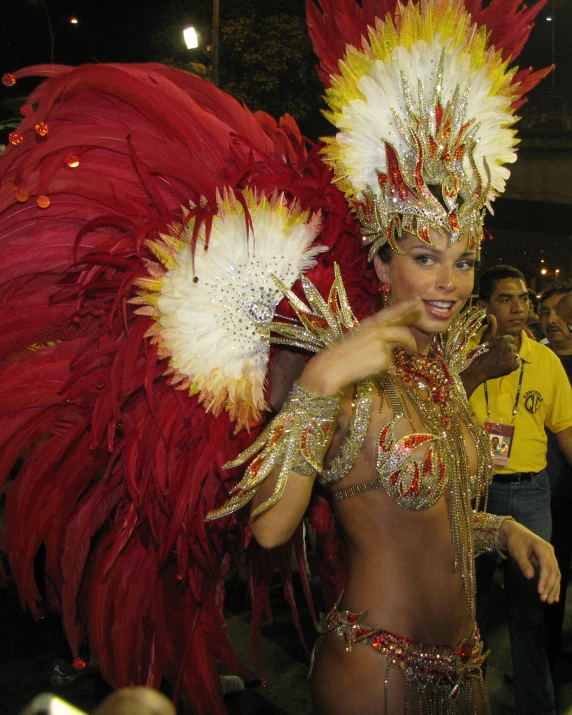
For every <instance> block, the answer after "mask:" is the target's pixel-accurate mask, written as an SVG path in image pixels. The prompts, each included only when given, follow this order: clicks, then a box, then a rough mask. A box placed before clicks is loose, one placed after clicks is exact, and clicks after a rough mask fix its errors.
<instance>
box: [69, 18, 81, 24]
mask: <svg viewBox="0 0 572 715" xmlns="http://www.w3.org/2000/svg"><path fill="white" fill-rule="evenodd" d="M78 23H79V20H78V19H77V17H70V25H77V24H78Z"/></svg>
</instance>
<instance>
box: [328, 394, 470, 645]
mask: <svg viewBox="0 0 572 715" xmlns="http://www.w3.org/2000/svg"><path fill="white" fill-rule="evenodd" d="M380 408H381V409H380ZM351 409H352V407H351V398H350V399H347V397H346V399H345V400H343V402H342V410H341V414H340V419H339V423H338V426H339V429H338V432H337V433H336V436H335V438H334V440H333V442H332V445H331V449H330V453H329V455H328V456H329V458H331V457H332V456H333V455H335V454H336V453H337V450H338V449H339V446H340V444H341V442H342V441H343V439H345V438H346V437H347V424H348V420H349V415H350V414H351ZM409 413H410V415H411V419H412V420H413V424H407V423H406V422H405V421H404V420H403V421H402V424H400V425H399V431H400V434H398V437H401V436H403V434H406V433H412V432H425V431H426V429H425V428H424V426H423V425H422V424H421V423H420V421H419V420H418V417H417V415H416V412H415V410H414V409H413V405H409ZM392 416H393V415H392V413H391V411H390V410H389V408H388V406H387V404H386V402H385V401H384V404H383V405H382V403H381V399H380V398H379V396H377V397H376V398H375V399H374V403H373V407H372V412H371V419H370V424H369V428H368V432H367V435H366V438H365V441H364V444H363V446H362V449H361V451H360V454H359V455H358V458H357V459H356V461H355V463H354V465H353V467H352V469H351V470H350V472H349V473H348V474H347V475H346V476H345V477H344V479H343V480H342V481H341V482H340V483H339V487H341V488H346V487H350V486H353V485H355V484H360V483H362V482H367V481H369V480H371V479H374V478H375V477H376V476H377V472H376V460H377V439H378V435H379V432H380V430H381V428H382V426H383V425H384V424H386V423H387V422H388V420H390V419H391V418H392ZM463 431H464V433H465V438H466V451H467V457H468V460H469V469H470V470H471V471H472V472H473V473H474V472H475V471H476V451H475V449H474V445H473V444H472V441H471V438H470V435H469V433H468V430H463ZM422 455H423V452H422V451H421V452H420V453H419V454H418V455H416V456H417V457H421V456H422ZM337 488H338V485H337V484H336V485H335V486H334V487H333V490H334V491H335V490H336V489H337ZM446 499H447V497H446V496H444V497H442V498H441V499H439V500H438V501H437V502H436V503H435V504H433V506H431V507H429V508H426V509H420V510H412V511H409V510H406V509H404V508H403V507H402V506H399V505H398V504H396V503H394V502H393V501H392V500H391V499H390V497H389V496H388V494H387V492H385V490H384V489H383V488H380V489H376V490H374V491H370V492H367V493H365V494H361V495H359V496H353V497H349V498H347V499H343V500H340V501H337V502H335V507H334V509H335V515H336V521H337V523H338V525H339V527H340V529H341V530H342V532H343V534H344V537H345V540H346V544H347V549H348V557H349V564H348V566H349V573H348V578H347V581H346V586H345V590H344V594H343V598H342V600H341V602H340V607H341V608H342V609H344V610H349V611H354V612H361V611H367V616H366V622H367V623H368V624H369V625H372V626H379V627H381V628H384V629H386V630H388V631H390V632H392V633H394V634H396V635H400V636H404V637H406V638H410V639H411V640H414V641H416V642H424V643H432V644H437V645H453V646H454V645H457V644H458V643H460V641H461V640H463V638H466V637H468V636H470V635H471V633H472V631H473V628H474V622H473V619H472V617H471V614H470V611H469V608H468V606H467V600H466V594H465V591H464V588H463V584H462V580H461V570H460V567H459V566H457V568H455V555H454V546H453V539H452V536H451V531H450V525H449V510H448V505H447V501H446ZM466 537H467V538H470V535H469V534H467V535H466Z"/></svg>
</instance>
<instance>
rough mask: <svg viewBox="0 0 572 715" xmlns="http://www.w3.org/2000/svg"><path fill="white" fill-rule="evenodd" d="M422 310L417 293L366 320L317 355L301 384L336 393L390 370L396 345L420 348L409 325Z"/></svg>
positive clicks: (413, 351) (317, 391)
mask: <svg viewBox="0 0 572 715" xmlns="http://www.w3.org/2000/svg"><path fill="white" fill-rule="evenodd" d="M422 311H423V304H422V301H421V299H420V298H419V297H418V296H416V297H414V298H409V299H408V300H404V301H403V302H401V303H398V304H396V305H393V306H391V307H390V308H383V310H380V311H379V312H377V313H375V314H374V315H371V316H370V317H369V318H366V319H365V320H362V321H361V322H360V324H359V325H358V327H357V328H354V329H353V330H350V331H348V332H347V333H346V334H345V335H344V337H343V338H341V339H340V340H338V341H336V342H335V343H333V345H331V346H330V347H329V348H327V349H326V350H322V352H320V353H318V354H317V355H316V356H314V357H313V358H312V359H311V360H310V361H309V362H308V364H307V365H306V367H305V369H304V371H303V373H302V375H301V376H300V377H299V378H298V384H299V385H300V387H303V388H305V389H307V390H310V391H311V392H315V393H317V394H319V395H336V394H338V393H339V392H340V390H342V389H343V388H344V387H346V386H347V385H350V384H353V383H355V382H359V381H360V380H364V379H365V378H366V377H370V376H371V375H377V374H379V373H380V372H385V371H387V370H388V369H389V367H390V365H391V364H392V363H393V350H394V349H395V348H397V347H402V348H403V349H404V350H405V351H406V352H408V353H410V354H413V353H415V352H416V351H417V345H416V342H415V338H414V337H413V333H412V332H411V331H410V330H409V328H408V326H409V325H412V324H413V323H415V322H416V321H417V320H418V319H419V318H420V317H421V316H422V314H423V313H422Z"/></svg>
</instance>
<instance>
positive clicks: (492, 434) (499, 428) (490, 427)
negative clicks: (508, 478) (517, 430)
mask: <svg viewBox="0 0 572 715" xmlns="http://www.w3.org/2000/svg"><path fill="white" fill-rule="evenodd" d="M485 429H486V430H487V432H488V434H489V439H490V445H491V454H492V457H493V464H494V465H497V466H499V467H506V466H508V463H509V459H510V451H511V448H512V440H513V437H514V427H513V426H512V425H504V424H500V423H498V422H485Z"/></svg>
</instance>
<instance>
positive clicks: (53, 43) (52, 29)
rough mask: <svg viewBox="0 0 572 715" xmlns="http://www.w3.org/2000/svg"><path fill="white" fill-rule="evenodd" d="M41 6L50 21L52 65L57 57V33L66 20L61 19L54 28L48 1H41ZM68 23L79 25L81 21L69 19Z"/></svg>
mask: <svg viewBox="0 0 572 715" xmlns="http://www.w3.org/2000/svg"><path fill="white" fill-rule="evenodd" d="M40 4H41V6H42V8H43V9H44V14H45V16H46V20H47V21H48V32H49V34H50V63H51V64H53V63H54V56H55V47H56V33H57V31H58V29H59V27H60V25H61V24H62V22H63V20H64V18H63V17H62V18H60V19H59V20H58V22H57V24H56V26H55V27H54V26H53V25H52V18H51V16H50V12H49V10H48V6H47V5H46V0H40ZM67 21H68V23H69V24H70V25H77V24H78V23H79V20H78V19H77V17H75V16H73V17H68V18H67Z"/></svg>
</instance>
